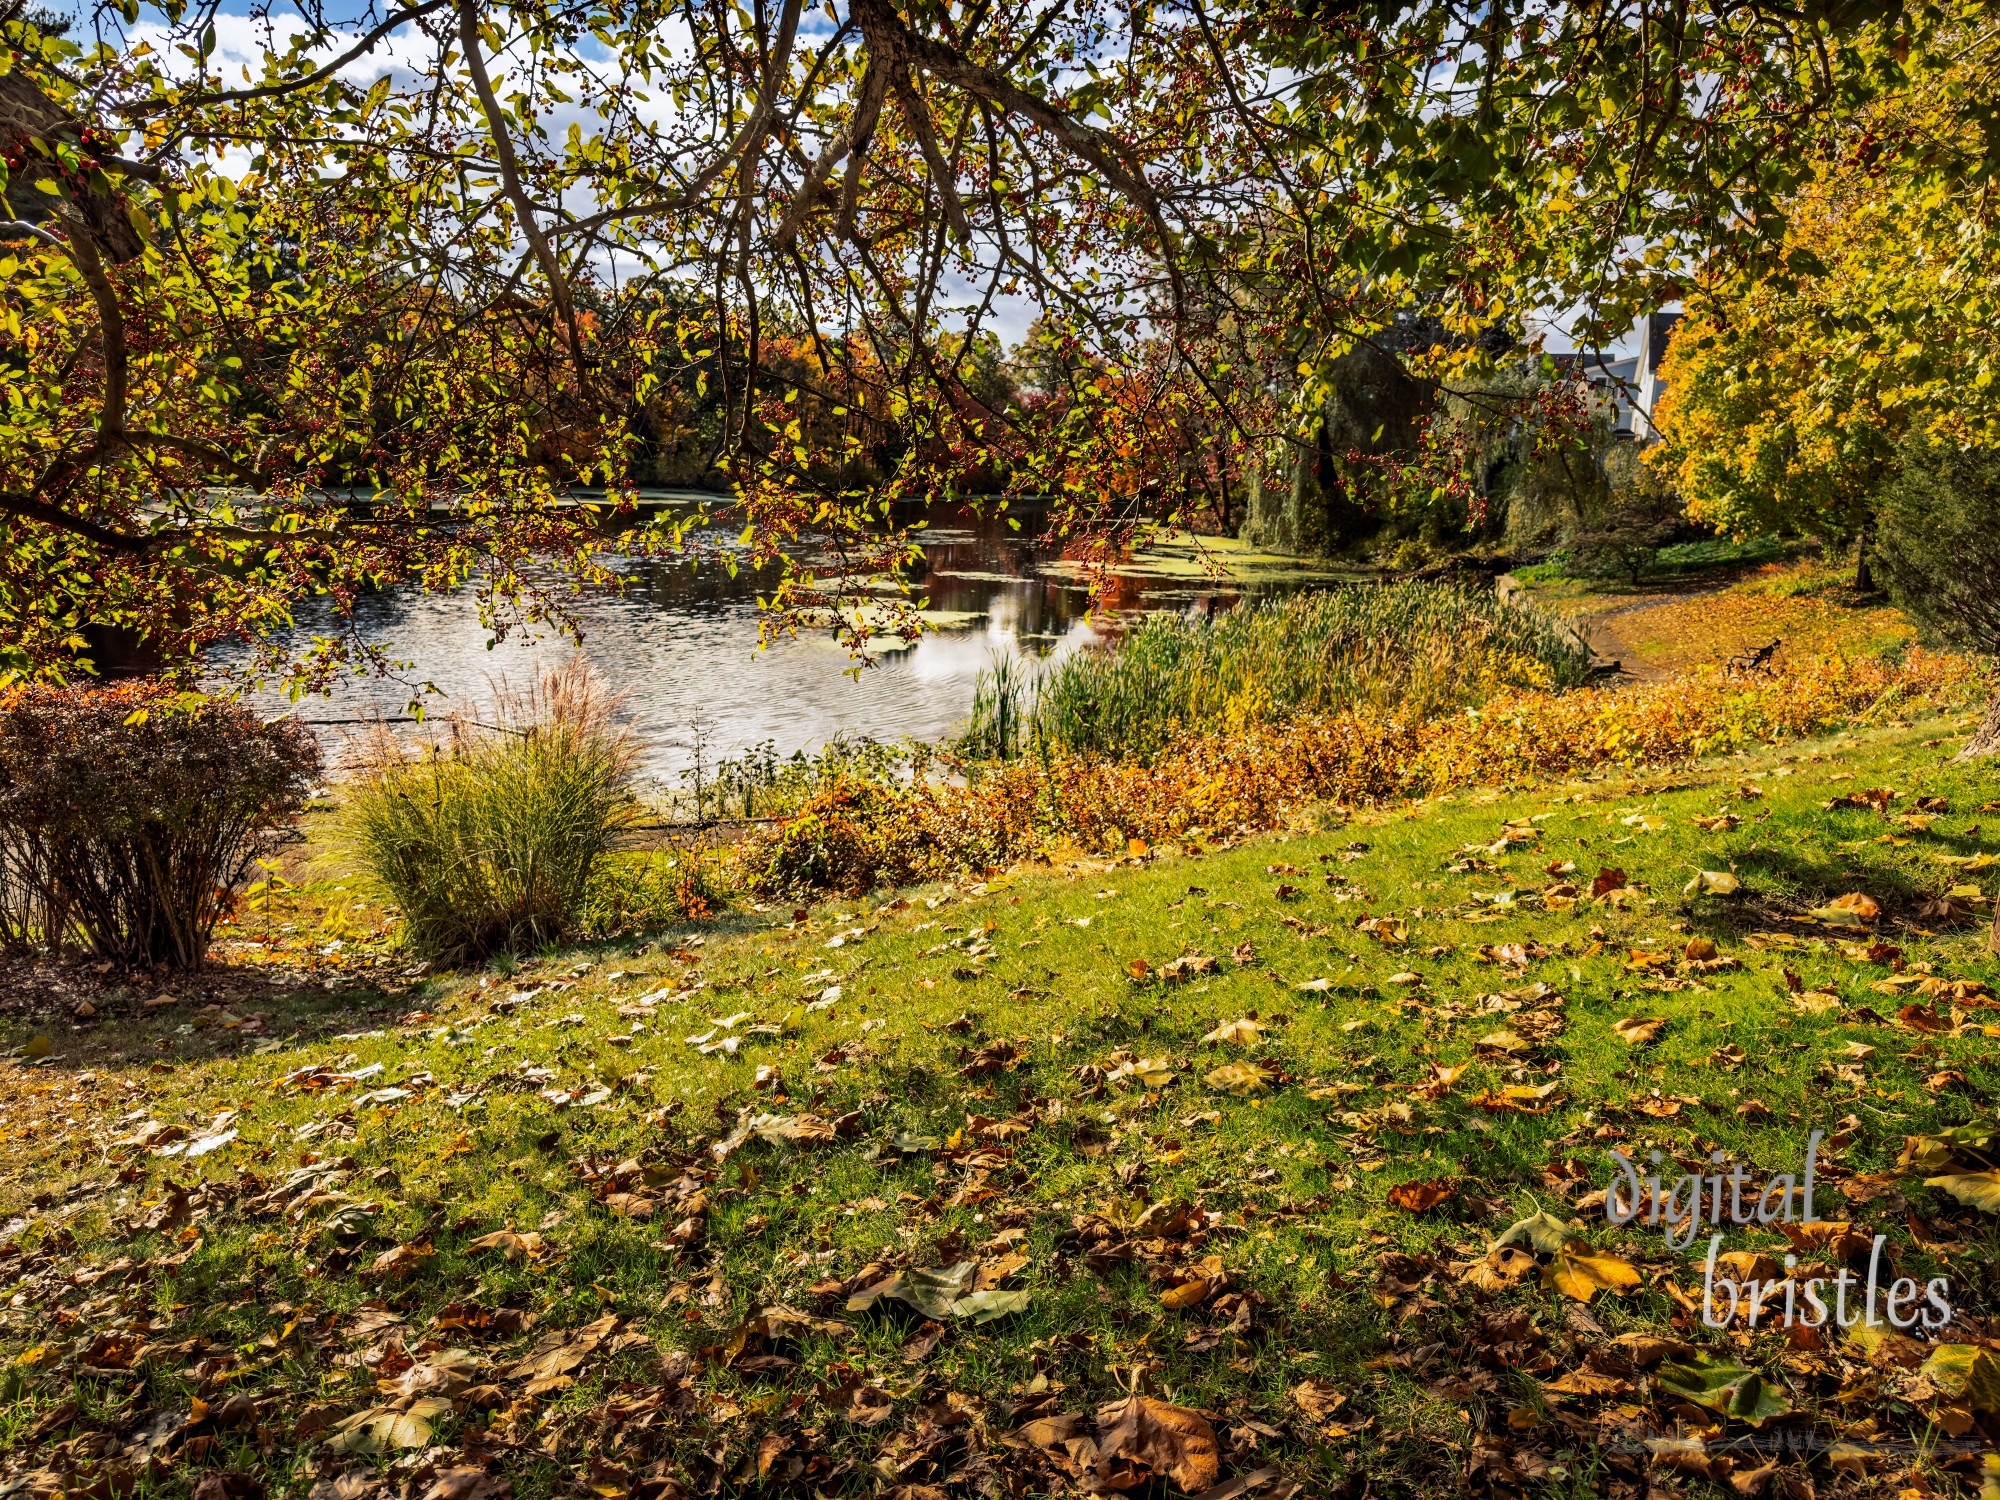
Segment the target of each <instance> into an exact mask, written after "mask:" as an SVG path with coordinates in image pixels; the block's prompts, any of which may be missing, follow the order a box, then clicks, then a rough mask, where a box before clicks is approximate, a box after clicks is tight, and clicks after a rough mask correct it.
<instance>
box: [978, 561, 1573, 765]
mask: <svg viewBox="0 0 2000 1500" xmlns="http://www.w3.org/2000/svg"><path fill="white" fill-rule="evenodd" d="M1589 666H1590V661H1589V653H1588V652H1587V651H1585V650H1583V649H1582V648H1581V647H1579V646H1578V645H1577V644H1576V642H1575V641H1574V640H1573V639H1572V638H1571V637H1570V636H1569V635H1567V634H1565V633H1564V632H1562V631H1561V630H1559V629H1558V628H1557V626H1556V623H1555V622H1554V621H1553V620H1551V619H1549V618H1547V617H1546V616H1544V615H1542V614H1540V613H1539V612H1537V611H1534V610H1526V609H1517V608H1513V607H1511V606H1509V605H1508V604H1506V603H1505V602H1504V601H1502V600H1500V599H1499V598H1497V597H1496V596H1495V595H1493V594H1491V593H1478V592H1474V591H1472V590H1469V589H1461V588H1457V587H1452V586H1447V585H1441V584H1426V583H1406V584H1396V585H1392V586H1380V585H1351V586H1348V587H1342V588H1333V589H1328V590H1325V591H1321V592H1314V593H1299V594H1291V595H1287V596H1285V597H1283V598H1280V599H1276V600H1272V601H1268V602H1263V603H1252V604H1246V605H1243V606H1242V607H1240V608H1237V609H1234V610H1231V611H1229V612H1228V613H1226V614H1223V615H1219V616H1211V617H1209V618H1206V619H1201V620H1194V619H1187V618H1183V617H1180V616H1172V615H1153V616H1149V617H1147V618H1146V619H1144V620H1142V621H1141V622H1140V623H1139V624H1137V625H1135V626H1134V627H1133V628H1132V629H1130V630H1128V631H1126V632H1125V633H1124V634H1122V635H1121V636H1119V637H1118V639H1117V640H1116V642H1115V643H1114V644H1113V645H1111V646H1110V647H1108V648H1107V649H1103V650H1086V651H1078V652H1074V653H1072V654H1070V655H1067V656H1063V657H1061V658H1058V659H1056V660H1054V661H1051V662H1048V663H1046V664H1045V665H1043V666H1042V667H1040V668H1039V669H1038V670H1037V669H1030V668H1025V667H1024V666H1022V665H1021V664H1020V663H1018V662H1014V661H1002V662H1000V663H998V664H996V666H995V667H994V668H993V669H992V670H991V671H989V672H987V673H984V674H982V676H981V678H980V681H979V684H978V687H977V690H976V693H975V696H974V702H973V710H972V718H971V722H970V725H969V726H968V728H967V731H966V734H965V736H964V741H963V745H964V748H966V749H968V750H969V751H971V752H972V753H975V754H981V755H991V756H997V757H999V758H1001V759H1009V758H1012V757H1013V756H1014V755H1016V754H1026V753H1041V752H1044V751H1049V750H1057V749H1060V750H1067V751H1072V752H1078V753H1110V754H1124V753H1137V754H1146V753H1150V752H1152V751H1155V750H1157V749H1159V748H1160V747H1161V746H1163V745H1165V744H1166V743H1167V742H1169V741H1170V740H1171V739H1173V738H1174V737H1175V736H1177V735H1183V734H1213V733H1219V732H1227V731H1229V730H1233V729H1239V728H1241V727H1243V726H1244V725H1246V724H1253V723H1261V722H1269V721H1272V720H1278V719H1283V718H1285V717H1288V716H1290V715H1292V714H1300V713H1315V712H1325V711H1329V710H1334V709H1340V708H1347V707H1352V706H1360V705H1373V706H1378V707H1389V706H1394V707H1398V708H1402V709H1407V710H1408V711H1409V712H1411V713H1413V714H1418V715H1428V714H1436V713H1441V712H1448V711H1450V710H1451V709H1453V708H1458V707H1462V706H1465V705H1468V704H1474V703H1478V702H1480V701H1482V700H1483V699H1484V698H1486V697H1488V696H1490V695H1491V694H1493V693H1495V692H1497V691H1499V690H1500V689H1502V688H1503V687H1573V686H1576V685H1577V684H1579V683H1581V682H1582V681H1583V680H1584V679H1585V677H1586V676H1587V675H1588V671H1589Z"/></svg>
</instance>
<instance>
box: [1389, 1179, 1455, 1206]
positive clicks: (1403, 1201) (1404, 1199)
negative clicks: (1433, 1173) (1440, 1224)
mask: <svg viewBox="0 0 2000 1500" xmlns="http://www.w3.org/2000/svg"><path fill="white" fill-rule="evenodd" d="M1457 1191H1458V1179H1457V1178H1455V1177H1437V1178H1433V1179H1432V1180H1430V1181H1429V1182H1399V1183H1397V1184H1396V1185H1395V1186H1394V1187H1392V1188H1390V1189H1389V1203H1390V1206H1392V1207H1394V1208H1400V1209H1402V1210H1403V1211H1404V1212H1405V1213H1412V1214H1421V1213H1428V1212H1430V1210H1432V1209H1434V1208H1436V1207H1437V1206H1438V1205H1439V1204H1440V1203H1443V1202H1444V1201H1445V1200H1446V1199H1448V1198H1450V1197H1451V1196H1452V1195H1453V1194H1455V1193H1456V1192H1457Z"/></svg>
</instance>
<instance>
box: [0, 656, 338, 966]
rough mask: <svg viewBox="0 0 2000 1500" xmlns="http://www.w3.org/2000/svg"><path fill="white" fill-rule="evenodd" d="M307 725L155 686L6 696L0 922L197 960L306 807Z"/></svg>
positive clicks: (313, 777)
mask: <svg viewBox="0 0 2000 1500" xmlns="http://www.w3.org/2000/svg"><path fill="white" fill-rule="evenodd" d="M319 772H320V753H319V746H318V744H317V743H316V742H315V741H314V740H313V737H312V733H311V731H309V730H308V729H306V728H305V727H304V726H303V725H300V724H298V723H296V722H294V721H290V720H279V721H277V722H275V723H266V722H264V721H263V720H262V719H260V718H259V717H258V716H257V715H256V714H255V713H253V712H251V711H250V710H249V709H246V708H244V707H242V706H241V705H240V704H236V703H231V702H227V701H225V700H222V699H217V698H210V697H206V696H204V695H202V694H200V693H193V692H181V691H176V690H175V689H173V688H170V687H167V686H164V685H162V684H159V683H155V682H131V683H123V684H120V685H118V686H116V687H109V688H74V687H63V686H56V685H52V684H37V685H33V686H29V687H24V688H21V689H19V690H17V691H15V692H14V693H13V694H11V695H10V696H7V697H5V698H4V699H0V932H4V935H5V936H6V937H8V938H10V939H13V940H16V941H28V942H37V943H42V944H45V945H47V946H50V947H60V946H62V945H64V944H67V943H70V942H73V941H80V942H81V943H83V944H84V945H85V946H87V947H88V948H89V949H90V950H91V952H92V953H94V954H96V955H97V956H98V957H99V958H103V959H110V960H112V961H114V962H119V963H128V964H135V965H145V966H148V967H157V968H168V969H196V968H199V967H201V964H202V960H203V959H204V958H205V957H206V956H207V953H208V947H209V942H210V940H211V938H212V937H213V936H214V933H215V928H216V924H217V923H218V922H220V921H221V920H222V918H223V917H224V916H225V915H227V914H228V912H229V911H230V909H231V907H232V906H233V905H234V904H235V895H234V891H235V888H236V886H237V885H238V884H239V882H240V881H241V880H242V879H243V877H244V875H245V874H246V873H247V872H248V870H249V868H250V866H251V863H252V862H253V861H254V860H255V859H256V858H257V857H258V856H259V855H260V854H263V853H266V852H267V851H268V850H269V848H270V847H271V845H272V844H273V843H274V842H275V841H276V840H277V839H279V838H281V837H283V835H284V833H285V832H286V830H288V829H289V828H290V826H291V824H292V823H293V821H294V820H295V819H296V818H297V817H298V815H299V814H300V813H301V812H302V811H303V810H304V808H305V805H306V800H307V798H308V796H309V795H310V794H311V791H312V787H313V785H314V783H315V782H316V781H317V779H318V777H319Z"/></svg>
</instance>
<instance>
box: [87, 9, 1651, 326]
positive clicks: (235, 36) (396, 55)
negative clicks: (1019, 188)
mask: <svg viewBox="0 0 2000 1500" xmlns="http://www.w3.org/2000/svg"><path fill="white" fill-rule="evenodd" d="M50 8H51V9H54V10H57V11H59V12H65V13H68V14H70V15H72V16H76V15H79V14H81V8H80V7H79V6H78V5H77V4H75V3H74V0H71V3H68V4H54V5H51V6H50ZM271 10H272V11H273V14H272V15H271V16H270V18H269V20H268V21H266V20H262V19H257V18H255V17H254V16H253V15H252V13H251V11H250V8H249V7H248V6H247V5H244V4H240V3H239V4H236V5H234V6H233V7H230V8H225V9H223V10H221V11H220V12H219V13H218V14H217V16H216V47H215V53H214V62H215V63H216V64H218V65H219V66H220V67H221V69H222V72H223V76H224V77H225V78H230V79H232V80H233V79H234V78H236V77H238V76H240V74H239V70H240V68H241V67H243V66H244V65H249V66H250V67H252V68H253V70H254V69H256V68H258V67H260V65H261V61H262V55H263V49H264V47H265V45H266V44H267V40H268V39H269V38H272V37H275V39H276V45H277V46H278V47H279V48H280V49H282V48H283V46H284V45H285V43H286V42H287V41H288V40H289V39H290V37H292V36H293V35H295V34H297V33H298V32H300V31H303V30H304V29H305V28H304V25H303V23H302V22H300V21H299V20H298V18H297V17H296V16H295V15H293V14H290V13H289V12H288V11H287V10H286V9H285V8H284V7H283V6H282V5H274V6H272V7H271ZM328 14H329V16H330V17H331V18H332V19H334V20H335V21H336V22H339V21H351V22H358V21H359V19H360V18H361V17H362V16H363V15H364V14H365V10H364V7H363V6H362V5H360V4H358V3H355V0H333V3H331V4H330V5H329V7H328ZM378 14H379V12H378ZM156 17H157V13H156V12H155V13H152V16H151V17H147V16H142V19H141V21H140V23H139V24H138V25H137V26H136V27H133V28H131V29H130V31H131V35H132V36H133V37H134V38H144V39H147V40H150V41H153V42H154V43H156V44H159V43H161V42H163V41H164V39H165V36H166V31H165V28H164V27H163V26H162V25H161V24H159V22H158V20H157V19H156ZM832 26H833V22H832V21H831V20H830V19H829V18H828V16H827V15H826V13H825V12H824V11H823V10H822V9H821V8H819V7H818V6H817V5H814V6H811V7H809V8H808V9H807V10H806V11H805V12H804V14H803V15H802V17H801V25H800V31H801V36H802V37H803V38H810V37H814V36H819V37H824V36H825V35H826V34H827V33H828V32H829V31H830V30H831V28H832ZM79 30H81V27H79ZM355 35H357V36H358V35H359V27H358V26H357V29H356V32H355ZM426 55H427V54H426V53H425V51H424V50H423V49H420V48H418V47H416V46H415V45H413V44H412V43H411V42H410V41H408V40H406V39H396V38H392V39H390V40H388V41H386V42H385V43H383V44H382V45H381V46H379V47H378V48H377V49H376V50H375V51H374V52H373V53H371V54H370V55H369V56H367V57H364V58H361V59H358V60H356V61H355V62H354V63H352V64H350V65H349V66H348V67H347V68H346V69H343V70H342V71H343V76H344V77H346V78H347V79H348V80H349V81H351V82H355V83H367V82H371V81H372V80H374V79H375V78H377V77H379V76H380V75H381V74H382V73H383V72H385V71H387V70H389V69H391V68H396V67H402V68H406V69H407V68H411V67H413V66H415V65H417V64H418V63H420V62H421V61H423V60H424V58H425V56H426ZM668 107H670V106H666V105H662V106H661V108H662V109H665V108H668ZM558 128H560V127H558ZM248 157H249V153H248V152H236V153H234V154H233V157H232V158H227V159H225V163H224V165H225V166H227V167H230V168H231V169H233V170H235V171H238V172H241V171H247V170H248ZM948 291H950V292H951V293H952V294H953V298H954V301H956V302H959V303H961V304H962V305H964V306H967V307H970V306H971V305H973V304H975V303H976V302H977V301H978V299H979V297H980V296H981V294H982V292H983V288H977V287H974V286H972V285H970V284H969V283H963V282H960V283H958V284H957V285H954V286H950V287H948ZM1035 313H1036V308H1035V305H1034V304H1033V303H1032V302H1031V301H1030V300H1028V299H1027V298H1024V297H1003V298H998V299H996V301H995V303H994V306H993V308H992V310H991V312H990V313H989V315H988V318H987V321H986V326H987V327H989V328H991V329H993V331H995V332H996V333H998V334H999V336H1000V337H1001V339H1002V340H1003V341H1004V342H1005V343H1007V344H1010V345H1011V344H1014V343H1016V342H1018V341H1019V340H1020V339H1021V338H1022V337H1023V335H1024V334H1025V333H1026V331H1027V328H1028V325H1029V324H1030V322H1031V321H1032V320H1033V318H1034V316H1035ZM1576 313H1577V310H1576V309H1574V308H1570V309H1561V310H1549V311H1546V312H1543V313H1541V314H1539V315H1536V314H1531V315H1530V316H1529V318H1528V320H1527V323H1528V329H1529V332H1530V334H1531V335H1533V334H1538V335H1540V336H1541V337H1542V339H1543V341H1544V347H1545V348H1547V349H1548V350H1550V351H1552V352H1559V353H1561V352H1570V351H1572V350H1574V349H1575V348H1576V343H1575V340H1574V339H1573V337H1572V336H1571V333H1570V329H1571V325H1572V323H1573V321H1574V319H1575V317H1576ZM1637 348H1638V335H1637V333H1636V331H1634V332H1631V333H1628V334H1626V335H1625V336H1624V337H1623V338H1621V339H1620V340H1619V341H1618V342H1617V343H1616V344H1615V345H1614V346H1613V347H1611V348H1609V349H1606V350H1604V351H1602V353H1603V355H1604V357H1605V358H1606V359H1607V360H1615V359H1620V358H1625V357H1629V356H1631V355H1632V354H1634V353H1636V352H1637Z"/></svg>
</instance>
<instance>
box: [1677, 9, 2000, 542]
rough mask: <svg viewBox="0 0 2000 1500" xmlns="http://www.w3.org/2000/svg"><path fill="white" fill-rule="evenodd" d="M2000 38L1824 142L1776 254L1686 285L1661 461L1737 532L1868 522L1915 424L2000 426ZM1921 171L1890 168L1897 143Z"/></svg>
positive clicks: (1969, 434)
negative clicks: (1984, 153) (1997, 182)
mask: <svg viewBox="0 0 2000 1500" xmlns="http://www.w3.org/2000/svg"><path fill="white" fill-rule="evenodd" d="M1996 79H2000V46H1996V44H1995V42H1994V41H1993V40H1992V38H1991V37H1990V36H1989V35H1988V34H1986V32H1981V33H1980V34H1978V35H1976V36H1969V37H1968V39H1967V45H1966V46H1965V48H1964V49H1962V51H1961V52H1960V53H1959V55H1958V58H1957V60H1956V61H1955V62H1954V63H1953V64H1952V66H1951V67H1949V68H1948V69H1946V70H1944V71H1942V72H1940V73H1937V74H1934V75H1932V76H1928V77H1920V78H1918V79H1917V80H1916V82H1915V83H1914V84H1913V86H1912V87H1911V88H1910V89H1909V90H1908V91H1906V92H1905V93H1903V94H1901V95H1900V96H1898V97H1896V98H1894V99H1890V100H1887V101H1885V102H1884V103H1883V104H1882V105H1881V106H1880V107H1878V108H1876V109H1874V110H1872V111H1870V112H1869V113H1868V114H1867V115H1866V116H1864V117H1863V118H1862V119H1861V120H1860V121H1858V122H1857V124H1856V126H1855V127H1854V129H1853V130H1852V131H1851V132H1849V133H1848V134H1847V135H1846V136H1844V137H1843V138H1842V139H1841V141H1840V142H1839V144H1838V145H1837V147H1835V148H1833V149H1832V150H1830V151H1829V152H1828V153H1827V154H1826V155H1824V156H1823V157H1822V159H1821V160H1820V161H1819V163H1818V165H1817V168H1816V170H1815V172H1814V174H1813V178H1812V181H1811V182H1810V184H1809V185H1808V186H1807V187H1806V188H1805V189H1804V190H1803V191H1802V192H1801V193H1800V194H1799V196H1798V198H1797V199H1796V200H1795V202H1794V203H1793V204H1792V205H1791V215H1790V218H1789V223H1788V226H1787V232H1786V235H1785V238H1784V241H1783V244H1782V247H1781V248H1780V249H1779V252H1778V254H1777V256H1776V257H1775V258H1774V259H1773V261H1772V262H1771V263H1769V264H1767V265H1765V266H1763V267H1761V268H1757V269H1754V270H1750V271H1738V272H1734V273H1732V274H1729V275H1727V276H1725V277H1721V278H1719V279H1716V280H1714V281H1711V282H1709V283H1707V284H1705V285H1703V286H1702V287H1700V289H1699V290H1698V291H1697V292H1696V293H1695V294H1694V295H1692V296H1691V297H1690V298H1689V299H1688V312H1687V316H1686V317H1685V318H1684V319H1683V320H1682V322H1681V324H1680V326H1679V327H1678V328H1677V329H1676V331H1675V337H1674V340H1673V343H1672V346H1671V347H1670V349H1669V350H1668V353H1667V358H1666V362H1665V365H1664V367H1663V370H1662V374H1663V377H1664V382H1665V385H1666V387H1667V395H1666V397H1665V398H1664V399H1663V400H1662V402H1661V404H1660V409H1659V411H1658V413H1657V420H1658V423H1659V425H1660V428H1661V430H1662V432H1663V433H1664V435H1665V437H1666V439H1667V441H1666V443H1665V444H1664V445H1663V446H1662V447H1661V448H1660V449H1658V450H1656V451H1655V453H1654V454H1653V455H1652V456H1651V461H1652V462H1653V463H1654V464H1655V465H1656V466H1657V467H1659V468H1661V469H1663V470H1665V471H1666V472H1668V473H1669V475H1670V476H1671V478H1672V479H1673V480H1674V482H1675V483H1676V485H1677V487H1678V488H1679V490H1680V492H1681V495H1682V497H1683V499H1684V500H1685V502H1686V504H1687V509H1688V514H1689V515H1690V516H1692V517H1693V518H1695V519H1696V520H1700V521H1705V522H1707V523H1708V524H1710V525H1712V526H1714V527H1715V528H1716V529H1717V530H1720V531H1725V532H1729V533H1732V534H1734V535H1738V536H1744V535H1750V534H1755V533H1766V534H1769V533H1779V534H1786V533H1790V534H1800V533H1812V534H1817V535H1820V536H1824V537H1827V538H1829V539H1832V540H1847V539H1851V538H1854V537H1856V536H1861V535H1864V534H1866V533H1867V531H1868V530H1869V528H1870V526H1871V523H1872V518H1873V515H1874V511H1875V497H1876V494H1877V492H1878V491H1879V490H1880V488H1881V486H1882V485H1883V484H1884V482H1885V481H1886V480H1888V479H1889V478H1890V477H1891V476H1892V475H1893V474H1894V472H1895V471H1896V469H1897V466H1898V462H1899V458H1898V455H1899V453H1900V452H1901V450H1902V449H1903V447H1904V445H1905V443H1906V442H1908V441H1909V440H1910V439H1912V438H1922V439H1925V440H1929V441H1933V442H1945V443H1948V444H1951V445H1953V446H1956V447H1964V446H1967V445H1976V446H1982V447H1986V446H1996V445H2000V399H1997V398H2000V318H1996V313H2000V256H1996V254H1995V251H1996V248H2000V240H1996V231H2000V224H1997V223H1996V217H1995V207H1996V205H1995V201H1994V184H1993V182H1992V181H1991V180H1990V179H1989V180H1981V178H1980V174H1979V171H1978V167H1977V163H1978V160H1979V156H1980V152H1981V150H1982V147H1983V143H1984V116H1985V113H1986V112H1987V106H1986V105H1985V104H1984V103H1983V101H1985V100H1990V99H1991V98H1992V97H1993V96H1994V85H1995V82H1996ZM1912 146H1915V147H1916V148H1917V149H1916V151H1915V152H1914V156H1915V158H1916V160H1917V162H1918V164H1919V165H1918V166H1917V168H1916V169H1915V170H1909V171H1901V172H1896V171H1890V170H1885V169H1884V166H1883V163H1884V162H1885V161H1886V160H1889V159H1892V158H1893V159H1897V160H1903V161H1908V160H1910V155H1909V154H1905V153H1907V152H1908V151H1909V148H1910V147H1912Z"/></svg>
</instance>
